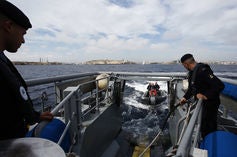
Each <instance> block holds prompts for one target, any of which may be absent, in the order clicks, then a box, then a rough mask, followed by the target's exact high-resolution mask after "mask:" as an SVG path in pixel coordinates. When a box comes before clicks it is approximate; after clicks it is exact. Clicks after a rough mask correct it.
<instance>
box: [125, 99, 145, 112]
mask: <svg viewBox="0 0 237 157" xmlns="http://www.w3.org/2000/svg"><path fill="white" fill-rule="evenodd" d="M124 102H126V104H127V105H130V106H134V107H137V108H142V109H147V110H148V109H149V106H147V105H144V104H142V103H140V102H138V101H137V100H135V99H134V98H130V97H125V98H124Z"/></svg>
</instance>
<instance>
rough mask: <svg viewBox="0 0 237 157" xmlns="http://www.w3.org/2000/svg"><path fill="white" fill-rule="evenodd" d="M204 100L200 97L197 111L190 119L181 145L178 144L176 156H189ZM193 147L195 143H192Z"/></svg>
mask: <svg viewBox="0 0 237 157" xmlns="http://www.w3.org/2000/svg"><path fill="white" fill-rule="evenodd" d="M202 101H203V100H202V99H199V100H198V102H197V105H196V108H195V111H194V113H193V115H192V117H191V119H190V122H189V124H188V127H187V129H186V131H185V133H184V136H183V139H182V140H181V142H180V145H179V146H178V150H177V153H176V155H175V157H188V156H189V153H190V150H191V149H192V148H191V142H192V135H193V130H194V127H195V124H196V122H197V120H198V117H199V116H200V113H201V111H202ZM196 136H197V135H196ZM192 147H194V145H192Z"/></svg>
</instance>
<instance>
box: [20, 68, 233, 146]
mask: <svg viewBox="0 0 237 157" xmlns="http://www.w3.org/2000/svg"><path fill="white" fill-rule="evenodd" d="M210 66H211V68H212V69H213V71H214V73H215V74H216V75H217V76H221V77H227V78H233V79H237V65H210ZM16 67H17V69H18V70H19V72H20V73H21V74H22V76H23V78H24V79H25V80H28V79H36V78H45V77H53V76H58V75H70V74H75V73H84V72H97V71H110V72H187V71H186V70H185V69H184V68H183V66H182V65H180V64H170V65H163V64H147V65H146V64H145V65H139V64H131V65H126V64H125V65H18V66H16ZM147 84H148V82H147V81H128V82H127V83H126V88H125V92H124V99H123V103H124V105H123V106H124V107H123V110H122V116H123V129H124V130H126V131H127V132H129V133H130V134H131V137H132V138H131V140H132V141H131V142H133V143H136V144H147V141H151V140H152V138H153V137H155V135H156V134H157V133H158V132H159V131H160V128H161V126H162V125H163V123H164V119H165V117H166V115H167V114H168V107H167V100H164V101H163V102H162V103H161V104H160V105H158V106H156V107H152V108H151V107H149V106H148V105H146V104H143V103H142V102H141V97H142V95H143V93H144V92H145V91H146V87H147ZM158 84H159V85H160V87H161V88H160V89H161V90H162V91H163V94H164V95H165V94H166V92H167V86H166V83H165V82H162V81H159V82H158ZM42 88H43V91H45V92H47V94H48V95H50V92H53V88H52V86H50V85H46V86H43V87H42ZM29 91H30V95H31V97H32V99H34V100H35V101H34V102H35V108H37V109H40V105H39V104H40V103H41V102H40V100H39V99H38V101H37V98H38V97H39V98H40V96H39V95H41V94H42V89H41V90H39V89H38V88H30V90H29ZM47 103H49V104H50V103H53V100H51V99H49V100H48V102H47ZM167 129H168V128H166V129H165V130H164V131H163V134H164V135H167V134H168V130H167Z"/></svg>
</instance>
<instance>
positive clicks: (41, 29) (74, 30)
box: [9, 0, 237, 62]
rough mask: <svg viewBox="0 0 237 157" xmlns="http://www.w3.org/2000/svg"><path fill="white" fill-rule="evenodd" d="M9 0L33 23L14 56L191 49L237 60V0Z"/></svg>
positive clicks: (72, 57)
mask: <svg viewBox="0 0 237 157" xmlns="http://www.w3.org/2000/svg"><path fill="white" fill-rule="evenodd" d="M10 1H11V2H12V3H14V4H15V5H17V6H18V7H19V8H21V9H22V10H23V12H25V14H26V15H27V16H28V17H29V18H30V20H31V22H32V25H33V28H32V29H30V30H29V31H28V34H27V35H26V43H25V45H24V46H23V47H22V48H21V49H20V50H19V51H20V52H19V53H17V54H14V55H12V54H11V55H9V56H10V57H11V58H12V59H13V60H26V59H29V60H35V61H38V60H39V58H40V57H44V56H45V57H46V56H47V57H48V58H49V60H55V61H63V62H64V61H66V62H70V61H72V62H80V61H86V60H90V59H98V58H100V59H103V57H104V58H108V59H109V58H112V59H116V58H124V59H126V58H128V59H130V60H135V61H141V60H144V59H147V60H153V61H155V60H156V61H170V60H173V59H177V58H179V57H180V56H182V55H183V53H185V52H187V51H189V52H191V53H192V52H193V53H194V54H195V55H197V57H199V58H200V59H204V60H212V59H213V60H222V59H225V60H236V58H235V56H236V55H235V52H236V49H237V46H236V42H237V29H236V28H237V20H236V19H237V3H236V0H226V1H223V0H208V1H206V0H199V1H196V0H178V1H174V0H165V1H164V0H147V1H135V0H133V1H132V0H131V1H129V2H131V3H129V5H128V6H127V5H125V4H124V5H123V4H122V2H124V1H121V2H120V3H119V1H116V2H117V4H121V5H116V4H115V3H111V2H110V1H109V0H96V1H95V0H87V1H84V0H70V1H64V0H57V1H54V0H34V1H32V0H22V1H18V0H10ZM224 52H225V55H224V56H223V55H222V54H223V53H224ZM213 54H215V57H212V56H213ZM101 57H102V58H101ZM209 57H210V58H209Z"/></svg>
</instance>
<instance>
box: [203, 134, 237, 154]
mask: <svg viewBox="0 0 237 157" xmlns="http://www.w3.org/2000/svg"><path fill="white" fill-rule="evenodd" d="M200 148H201V149H206V150H207V151H208V157H236V156H237V135H236V134H233V133H230V132H225V131H215V132H213V133H210V134H208V135H207V136H206V137H205V138H204V140H203V141H202V142H201V145H200Z"/></svg>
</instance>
